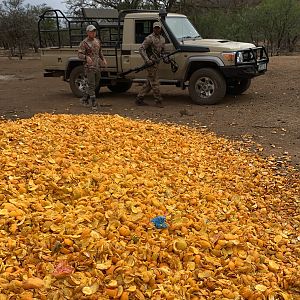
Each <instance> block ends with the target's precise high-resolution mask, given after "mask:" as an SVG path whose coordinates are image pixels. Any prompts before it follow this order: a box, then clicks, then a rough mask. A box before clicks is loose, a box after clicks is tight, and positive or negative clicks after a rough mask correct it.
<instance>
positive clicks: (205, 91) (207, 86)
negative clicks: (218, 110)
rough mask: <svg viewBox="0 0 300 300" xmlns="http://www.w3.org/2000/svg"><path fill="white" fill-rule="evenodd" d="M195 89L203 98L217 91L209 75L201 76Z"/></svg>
mask: <svg viewBox="0 0 300 300" xmlns="http://www.w3.org/2000/svg"><path fill="white" fill-rule="evenodd" d="M195 91H196V93H197V94H198V95H199V96H200V97H201V98H209V97H211V96H212V95H213V94H214V92H215V84H214V82H213V80H212V79H211V78H209V77H200V78H199V79H198V80H197V81H196V83H195Z"/></svg>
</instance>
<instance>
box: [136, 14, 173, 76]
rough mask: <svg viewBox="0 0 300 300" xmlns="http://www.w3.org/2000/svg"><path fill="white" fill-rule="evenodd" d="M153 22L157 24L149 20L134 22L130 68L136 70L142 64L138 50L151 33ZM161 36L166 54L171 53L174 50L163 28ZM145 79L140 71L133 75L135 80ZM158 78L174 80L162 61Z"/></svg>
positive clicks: (166, 65) (144, 74)
mask: <svg viewBox="0 0 300 300" xmlns="http://www.w3.org/2000/svg"><path fill="white" fill-rule="evenodd" d="M154 22H157V20H149V19H147V20H142V19H139V20H138V19H137V20H135V25H134V29H135V32H134V37H135V38H134V43H133V44H132V45H131V55H130V68H136V67H138V66H141V65H143V64H144V60H143V59H142V57H141V55H140V53H139V48H140V47H141V44H142V43H143V41H144V39H145V37H146V36H148V35H149V34H151V33H152V32H153V23H154ZM161 34H162V36H163V37H164V38H165V39H166V44H165V51H166V53H170V52H173V51H174V50H175V48H174V46H173V44H172V43H171V42H170V39H169V38H168V36H167V34H166V31H165V30H164V28H162V29H161ZM145 77H146V71H141V72H139V73H137V74H135V78H145ZM159 78H160V79H167V80H172V79H174V73H172V71H171V66H170V65H169V64H165V63H163V61H161V63H160V65H159Z"/></svg>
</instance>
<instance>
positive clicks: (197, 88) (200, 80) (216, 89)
mask: <svg viewBox="0 0 300 300" xmlns="http://www.w3.org/2000/svg"><path fill="white" fill-rule="evenodd" d="M189 94H190V97H191V98H192V100H193V102H195V103H196V104H202V105H211V104H216V103H218V102H220V101H221V100H222V99H223V98H224V96H225V94H226V81H225V79H224V77H223V76H222V75H221V74H220V73H219V72H218V71H217V70H214V69H210V68H204V69H200V70H197V71H195V72H194V73H193V74H192V76H191V78H190V82H189Z"/></svg>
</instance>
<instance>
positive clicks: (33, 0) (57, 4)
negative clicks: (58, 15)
mask: <svg viewBox="0 0 300 300" xmlns="http://www.w3.org/2000/svg"><path fill="white" fill-rule="evenodd" d="M24 4H31V5H39V4H47V5H48V6H50V7H52V8H53V9H60V10H61V11H63V12H64V11H66V6H65V4H64V3H62V1H61V0H25V1H24Z"/></svg>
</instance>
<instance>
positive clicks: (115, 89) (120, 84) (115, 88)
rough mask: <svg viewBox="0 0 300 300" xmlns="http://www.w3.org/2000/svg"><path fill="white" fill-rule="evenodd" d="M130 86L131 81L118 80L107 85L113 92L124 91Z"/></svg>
mask: <svg viewBox="0 0 300 300" xmlns="http://www.w3.org/2000/svg"><path fill="white" fill-rule="evenodd" d="M131 86H132V81H131V80H128V81H122V82H118V83H117V84H115V85H108V86H107V87H108V88H109V89H110V90H111V91H112V92H113V93H125V92H127V91H128V90H129V89H130V88H131Z"/></svg>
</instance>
